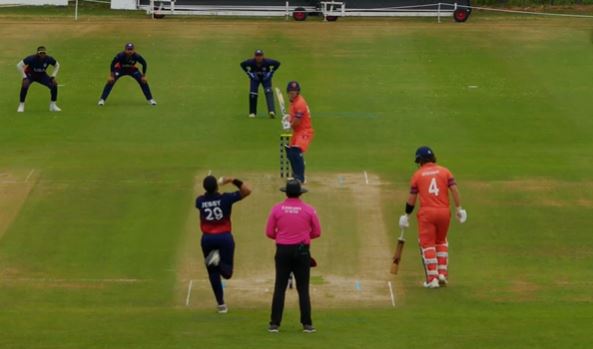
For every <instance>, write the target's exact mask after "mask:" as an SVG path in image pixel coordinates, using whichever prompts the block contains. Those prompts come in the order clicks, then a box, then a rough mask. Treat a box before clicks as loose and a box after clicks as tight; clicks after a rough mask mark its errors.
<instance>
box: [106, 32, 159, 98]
mask: <svg viewBox="0 0 593 349" xmlns="http://www.w3.org/2000/svg"><path fill="white" fill-rule="evenodd" d="M136 63H140V64H142V72H140V71H139V70H138V68H137V67H136ZM147 69H148V64H147V63H146V60H145V59H144V58H143V57H142V56H141V55H139V54H138V53H137V52H136V50H135V47H134V44H132V43H131V42H129V43H127V44H126V45H125V47H124V50H123V51H122V52H120V53H118V54H117V55H115V57H114V58H113V60H112V61H111V66H110V70H111V73H110V75H109V78H108V79H107V83H106V84H105V87H104V88H103V93H102V94H101V99H99V103H97V104H98V105H99V106H102V105H105V101H106V100H107V97H109V94H110V93H111V89H113V86H114V85H115V83H116V82H117V80H119V78H121V77H122V76H131V77H133V78H134V79H135V80H136V81H137V82H138V85H140V88H141V89H142V93H144V97H146V100H147V101H148V103H150V105H153V106H154V105H156V101H155V100H154V99H153V98H152V93H151V92H150V86H148V81H147V80H146V70H147Z"/></svg>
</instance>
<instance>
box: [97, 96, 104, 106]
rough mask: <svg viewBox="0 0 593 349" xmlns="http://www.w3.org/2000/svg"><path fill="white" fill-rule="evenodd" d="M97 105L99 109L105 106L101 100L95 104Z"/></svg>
mask: <svg viewBox="0 0 593 349" xmlns="http://www.w3.org/2000/svg"><path fill="white" fill-rule="evenodd" d="M97 105H98V106H99V107H102V106H104V105H105V100H104V99H103V98H101V99H99V102H97Z"/></svg>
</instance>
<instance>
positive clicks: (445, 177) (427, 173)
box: [410, 162, 455, 208]
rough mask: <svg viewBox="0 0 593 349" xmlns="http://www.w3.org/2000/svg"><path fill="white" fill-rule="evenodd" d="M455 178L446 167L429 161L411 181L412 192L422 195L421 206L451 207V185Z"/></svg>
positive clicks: (453, 183)
mask: <svg viewBox="0 0 593 349" xmlns="http://www.w3.org/2000/svg"><path fill="white" fill-rule="evenodd" d="M453 185H455V179H454V178H453V175H452V174H451V172H450V171H449V170H448V169H446V168H445V167H442V166H439V165H437V164H434V163H430V162H429V163H427V164H424V165H423V166H422V167H420V168H419V169H418V170H417V171H416V173H414V176H412V181H411V183H410V187H411V188H410V193H411V194H418V195H419V196H420V208H449V187H451V186H453Z"/></svg>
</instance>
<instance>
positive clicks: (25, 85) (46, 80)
mask: <svg viewBox="0 0 593 349" xmlns="http://www.w3.org/2000/svg"><path fill="white" fill-rule="evenodd" d="M50 65H53V66H54V70H53V71H52V73H51V75H48V74H47V68H48V67H49V66H50ZM16 66H17V68H18V70H19V71H20V72H21V74H22V76H23V82H22V84H21V95H20V103H19V106H18V109H17V112H19V113H22V112H24V111H25V99H26V98H27V92H28V91H29V86H31V84H32V83H34V82H37V83H39V84H42V85H43V86H46V87H47V88H49V91H50V96H51V99H50V102H49V111H62V110H61V109H60V108H58V106H57V105H56V101H57V100H58V82H57V81H56V76H57V75H58V71H59V70H60V63H58V61H56V60H55V59H54V58H53V57H52V56H49V55H48V54H47V50H46V49H45V47H44V46H39V47H38V48H37V53H36V54H34V55H31V56H27V57H26V58H24V59H23V60H22V61H20V62H19V63H18V64H17V65H16Z"/></svg>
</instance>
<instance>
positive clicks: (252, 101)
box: [241, 50, 280, 119]
mask: <svg viewBox="0 0 593 349" xmlns="http://www.w3.org/2000/svg"><path fill="white" fill-rule="evenodd" d="M279 67H280V62H278V61H276V60H273V59H271V58H265V57H264V51H262V50H256V51H255V54H254V57H253V58H251V59H247V60H245V61H243V62H241V68H242V69H243V71H244V72H245V73H247V76H249V81H250V85H249V117H250V118H254V117H255V116H256V114H257V94H258V91H259V85H260V84H261V85H263V87H264V92H265V94H266V103H267V104H268V113H269V115H270V118H272V119H273V118H275V117H276V106H275V104H274V92H272V77H273V76H274V73H275V72H276V71H277V70H278V68H279Z"/></svg>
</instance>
